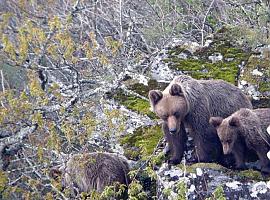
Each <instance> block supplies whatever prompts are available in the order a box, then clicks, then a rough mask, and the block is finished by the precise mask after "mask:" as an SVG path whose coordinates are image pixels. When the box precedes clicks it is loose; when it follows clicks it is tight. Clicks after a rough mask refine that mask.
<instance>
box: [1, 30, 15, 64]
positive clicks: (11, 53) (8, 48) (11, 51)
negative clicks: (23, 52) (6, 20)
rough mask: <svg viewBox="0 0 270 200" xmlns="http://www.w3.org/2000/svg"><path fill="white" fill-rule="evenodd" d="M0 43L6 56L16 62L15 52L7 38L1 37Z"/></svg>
mask: <svg viewBox="0 0 270 200" xmlns="http://www.w3.org/2000/svg"><path fill="white" fill-rule="evenodd" d="M2 43H3V45H4V52H6V53H7V55H8V56H9V57H10V58H11V59H12V60H16V52H15V47H14V45H13V44H12V42H11V41H10V40H9V38H8V36H6V35H3V37H2Z"/></svg>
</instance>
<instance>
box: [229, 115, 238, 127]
mask: <svg viewBox="0 0 270 200" xmlns="http://www.w3.org/2000/svg"><path fill="white" fill-rule="evenodd" d="M229 125H230V126H235V127H238V126H240V121H239V118H238V117H235V116H234V117H232V118H231V119H230V120H229Z"/></svg>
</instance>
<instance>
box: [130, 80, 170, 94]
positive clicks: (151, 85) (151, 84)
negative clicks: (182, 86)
mask: <svg viewBox="0 0 270 200" xmlns="http://www.w3.org/2000/svg"><path fill="white" fill-rule="evenodd" d="M167 85H168V84H167V83H161V82H157V81H156V80H153V79H151V80H149V81H148V85H144V84H142V83H135V84H132V85H129V86H128V89H130V90H132V91H134V92H136V93H138V94H140V95H142V96H144V97H146V98H148V92H149V91H150V90H161V91H162V90H164V89H165V88H166V87H167Z"/></svg>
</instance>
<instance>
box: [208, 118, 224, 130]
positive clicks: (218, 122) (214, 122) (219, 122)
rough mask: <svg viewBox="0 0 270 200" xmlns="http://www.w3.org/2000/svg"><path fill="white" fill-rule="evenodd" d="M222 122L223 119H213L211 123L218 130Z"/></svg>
mask: <svg viewBox="0 0 270 200" xmlns="http://www.w3.org/2000/svg"><path fill="white" fill-rule="evenodd" d="M222 121H223V118H222V117H211V118H210V120H209V123H210V124H212V125H213V126H214V127H215V128H216V127H218V126H219V125H220V124H221V123H222Z"/></svg>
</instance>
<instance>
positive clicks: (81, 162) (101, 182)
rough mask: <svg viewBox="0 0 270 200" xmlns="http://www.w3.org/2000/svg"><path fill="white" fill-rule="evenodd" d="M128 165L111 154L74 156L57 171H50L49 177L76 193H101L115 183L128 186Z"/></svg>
mask: <svg viewBox="0 0 270 200" xmlns="http://www.w3.org/2000/svg"><path fill="white" fill-rule="evenodd" d="M128 172H129V164H128V162H127V160H126V159H125V158H124V157H122V156H120V155H117V154H113V153H101V152H94V153H84V154H75V155H73V156H71V158H69V160H68V161H67V162H66V163H64V164H63V165H62V166H61V167H60V168H59V169H52V170H51V172H50V173H51V177H53V178H55V179H56V178H58V177H59V176H60V177H61V179H62V186H63V187H65V188H70V189H71V190H73V191H74V190H75V188H76V190H77V192H79V193H81V192H87V193H90V192H93V191H97V192H99V193H101V192H102V191H103V190H104V188H105V187H106V186H111V185H113V184H114V183H115V182H118V183H120V184H124V185H126V186H128V184H129V179H128Z"/></svg>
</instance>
